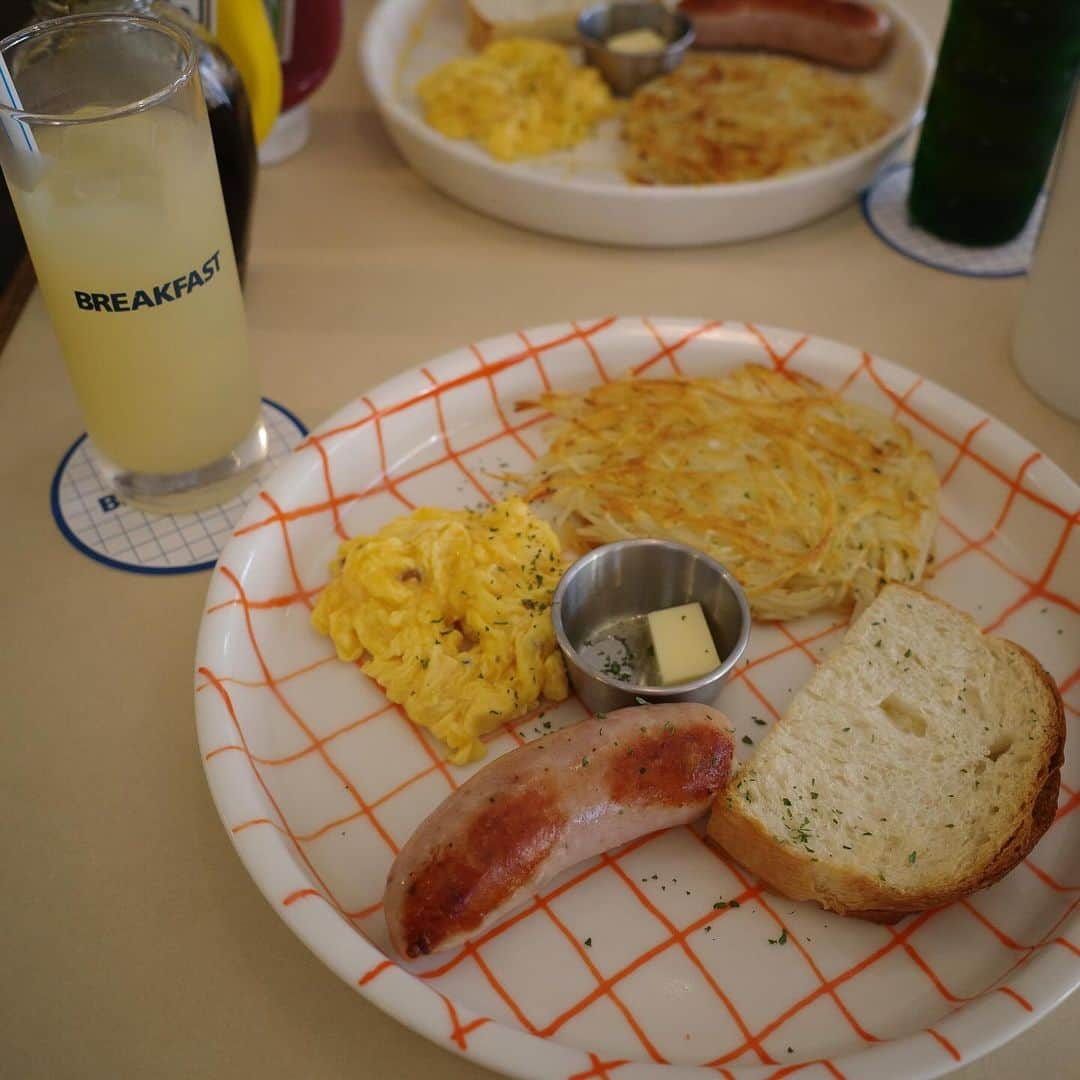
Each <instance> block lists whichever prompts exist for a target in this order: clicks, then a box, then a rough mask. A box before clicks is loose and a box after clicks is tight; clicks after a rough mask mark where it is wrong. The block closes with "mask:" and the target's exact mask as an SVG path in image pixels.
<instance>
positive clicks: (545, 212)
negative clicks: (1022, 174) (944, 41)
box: [360, 0, 931, 247]
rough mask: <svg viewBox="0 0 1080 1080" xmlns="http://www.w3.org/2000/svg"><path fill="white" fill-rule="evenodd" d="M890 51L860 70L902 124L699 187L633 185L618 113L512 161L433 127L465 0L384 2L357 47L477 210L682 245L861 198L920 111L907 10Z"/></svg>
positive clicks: (437, 178) (375, 82)
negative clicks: (582, 137) (434, 105)
mask: <svg viewBox="0 0 1080 1080" xmlns="http://www.w3.org/2000/svg"><path fill="white" fill-rule="evenodd" d="M882 6H884V7H887V8H888V10H889V11H890V13H891V14H892V16H893V18H894V20H895V24H896V38H895V41H894V43H893V46H892V48H891V50H890V53H889V55H888V57H887V58H886V59H885V61H884V62H883V63H882V64H881V65H880V66H879V67H878V68H876V69H875V70H873V71H870V72H867V73H865V74H864V75H862V76H860V79H861V81H863V82H864V83H865V85H866V87H867V89H868V91H869V92H870V93H871V94H872V96H873V97H874V99H875V100H876V101H877V102H878V103H879V104H881V105H882V106H884V107H885V108H886V109H888V111H889V112H891V113H892V115H893V116H895V117H896V124H895V125H894V127H893V128H892V129H891V131H889V132H887V133H886V134H885V135H883V136H882V137H881V138H880V139H877V140H876V141H875V142H873V143H871V144H870V145H869V146H866V147H863V149H861V150H859V151H857V152H856V153H854V154H849V155H847V156H846V157H843V158H839V159H837V160H836V161H831V162H829V163H827V164H825V165H820V166H817V167H815V168H812V169H804V170H802V171H800V172H795V173H791V174H789V175H786V176H780V177H776V178H774V179H771V180H762V181H746V182H741V183H734V184H703V185H699V186H657V187H647V186H642V185H638V184H631V183H630V182H629V181H628V180H627V179H626V178H625V177H624V176H623V174H622V172H621V170H620V168H619V161H620V158H621V148H620V144H619V126H620V124H619V120H618V119H612V120H609V121H606V122H605V123H604V124H602V125H601V126H600V128H599V129H598V133H597V134H596V136H595V137H593V138H591V139H589V140H587V141H586V142H584V143H582V144H581V145H580V146H577V147H575V148H574V149H573V150H570V151H566V152H561V153H556V154H550V155H546V156H545V157H542V158H533V159H528V160H524V161H517V162H513V163H505V162H499V161H496V160H495V159H494V158H492V157H491V156H490V155H489V154H488V153H487V151H486V150H484V149H482V148H481V147H480V146H478V145H476V144H474V143H472V142H465V141H461V140H454V139H449V138H447V137H446V136H445V135H441V134H440V133H439V132H437V131H435V130H434V129H433V128H431V127H429V126H428V125H427V124H426V123H425V122H424V119H423V112H422V110H421V107H420V103H419V101H418V99H417V97H416V94H415V86H416V83H417V82H418V81H419V80H420V79H421V78H422V77H423V76H424V75H426V74H428V73H429V72H431V71H432V70H434V69H435V68H436V67H438V66H439V64H441V63H443V62H444V61H446V60H449V59H452V58H453V57H455V56H462V55H466V54H468V52H469V48H468V45H467V43H466V41H465V20H464V16H463V9H462V7H461V4H460V2H459V0H381V2H380V3H379V4H378V6H377V7H376V8H375V10H374V12H373V13H372V15H371V17H370V19H369V21H368V24H367V29H366V31H365V34H364V38H363V40H362V42H361V45H360V64H361V67H362V68H363V71H364V76H365V78H366V80H367V84H368V87H369V89H370V90H371V93H372V94H373V95H374V98H375V104H376V106H377V107H378V109H379V113H380V114H381V116H382V118H383V123H385V124H386V127H387V130H388V131H389V132H390V135H391V137H392V138H393V140H394V142H395V143H396V144H397V146H398V149H400V151H401V153H402V154H403V155H404V156H405V159H406V160H407V161H408V162H409V164H410V165H411V166H412V167H413V168H414V169H415V170H416V172H417V173H419V174H420V175H421V176H423V177H424V178H425V179H426V180H428V181H429V182H430V183H431V184H433V185H434V186H435V187H437V188H439V189H440V190H441V191H445V192H446V193H447V194H449V195H452V196H453V197H454V198H456V199H459V200H460V201H461V202H463V203H465V204H466V205H468V206H471V207H473V208H474V209H476V210H479V211H480V212H481V213H484V214H489V215H490V216H492V217H496V218H501V219H502V220H504V221H509V222H511V223H512V224H515V225H521V226H523V227H525V228H527V229H536V230H538V231H540V232H548V233H555V234H556V235H558V236H567V237H570V238H572V239H575V240H591V241H596V242H598V243H606V244H626V245H636V246H644V247H684V246H694V245H700V244H714V243H721V242H726V241H734V240H745V239H749V238H751V237H756V236H766V235H768V234H769V233H776V232H782V231H784V230H785V229H790V228H793V227H795V226H796V225H802V224H805V223H806V222H808V221H812V220H814V219H815V218H818V217H821V216H822V215H823V214H828V213H830V212H831V211H833V210H836V209H838V208H840V207H841V206H844V205H845V204H846V203H849V202H851V201H852V200H854V199H855V198H856V197H857V195H858V194H859V192H860V191H862V190H863V189H864V188H865V187H866V186H867V185H868V184H869V183H870V182H871V180H873V178H874V176H875V174H876V173H877V171H878V169H879V168H880V167H881V165H882V164H883V163H884V162H885V161H887V160H888V159H889V157H890V156H891V155H892V154H893V153H894V152H895V151H896V149H897V148H898V147H899V145H900V143H901V142H902V141H903V140H904V138H905V136H906V135H907V134H908V133H909V132H910V131H911V130H912V128H913V127H914V126H915V124H917V123H918V122H919V120H920V118H921V116H922V109H923V103H924V102H925V100H926V95H927V92H928V89H929V85H930V72H931V64H930V54H929V50H928V48H927V45H926V42H925V40H924V39H923V37H922V34H921V32H920V31H919V30H918V29H917V28H916V26H915V24H914V23H913V22H912V21H911V18H910V16H908V15H906V14H905V13H904V12H903V11H902V10H901V9H899V8H897V7H894V6H892V5H891V4H887V3H885V4H883V5H882Z"/></svg>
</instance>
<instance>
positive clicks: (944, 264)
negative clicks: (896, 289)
mask: <svg viewBox="0 0 1080 1080" xmlns="http://www.w3.org/2000/svg"><path fill="white" fill-rule="evenodd" d="M910 190H911V164H910V162H908V163H906V164H898V165H893V166H891V167H890V168H888V169H885V170H884V171H883V172H882V173H881V174H880V175H879V176H878V178H877V179H876V180H875V181H874V183H873V184H872V185H871V186H870V187H869V188H867V189H866V191H864V192H863V193H862V210H863V216H864V217H865V218H866V221H867V224H868V225H869V226H870V228H871V229H873V230H874V232H876V233H877V234H878V236H879V237H881V239H882V240H884V241H885V243H886V244H888V245H889V247H891V248H893V250H895V251H899V252H900V254H901V255H906V256H907V257H908V258H909V259H914V260H915V261H916V262H921V263H923V264H924V265H926V266H933V267H934V268H935V269H937V270H947V271H949V272H950V273H953V274H966V275H967V276H968V277H1018V276H1019V275H1021V274H1026V273H1027V269H1028V266H1029V265H1030V263H1031V255H1032V252H1033V251H1034V250H1035V240H1036V237H1038V235H1039V223H1040V222H1041V221H1042V216H1043V211H1044V210H1045V209H1046V193H1045V192H1044V193H1043V194H1041V195H1040V196H1039V198H1038V201H1037V202H1036V203H1035V208H1034V209H1033V210H1032V211H1031V217H1030V218H1028V223H1027V225H1025V226H1024V231H1023V232H1022V233H1020V235H1019V236H1017V237H1016V239H1014V240H1010V241H1009V243H1007V244H1001V245H999V246H998V247H966V246H965V245H963V244H950V243H949V242H948V241H947V240H940V239H939V238H938V237H936V236H934V235H933V234H932V233H928V232H927V231H926V230H925V229H920V228H919V227H918V226H917V225H913V224H912V223H911V221H910V220H909V218H908V208H907V200H908V192H909V191H910Z"/></svg>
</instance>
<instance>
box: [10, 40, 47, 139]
mask: <svg viewBox="0 0 1080 1080" xmlns="http://www.w3.org/2000/svg"><path fill="white" fill-rule="evenodd" d="M0 105H6V106H7V107H8V108H9V109H14V110H16V111H18V112H21V111H22V102H21V101H20V100H19V94H18V92H17V91H16V89H15V80H14V79H13V78H12V77H11V72H10V71H8V66H7V61H6V60H5V59H4V54H3V53H2V52H0ZM0 126H2V127H3V129H4V134H5V135H6V136H7V137H8V139H9V140H10V141H11V144H12V145H13V146H14V147H15V148H16V149H23V150H25V152H27V153H30V154H38V153H40V151H39V150H38V144H37V140H36V139H35V138H34V133H33V132H32V131H31V130H30V125H29V124H27V123H24V122H23V121H22V120H20V119H18V118H17V117H15V116H12V115H11V114H10V113H7V112H5V111H4V110H2V109H0Z"/></svg>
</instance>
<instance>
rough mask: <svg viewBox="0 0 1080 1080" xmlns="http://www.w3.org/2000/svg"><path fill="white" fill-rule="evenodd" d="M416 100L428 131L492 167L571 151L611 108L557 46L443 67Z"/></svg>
mask: <svg viewBox="0 0 1080 1080" xmlns="http://www.w3.org/2000/svg"><path fill="white" fill-rule="evenodd" d="M416 92H417V94H418V95H419V96H420V100H421V102H422V103H423V105H424V110H425V119H426V120H427V122H428V123H429V124H430V125H431V126H432V127H433V128H435V130H436V131H441V132H442V133H443V134H444V135H448V136H449V137H450V138H451V139H475V140H476V141H477V142H479V143H480V144H481V145H482V146H484V147H485V148H486V149H487V151H488V152H489V153H490V154H491V156H492V157H494V158H498V159H499V160H500V161H516V160H518V159H519V158H524V157H535V156H537V155H539V154H546V153H548V151H550V150H563V149H568V148H569V147H572V146H577V144H578V143H580V142H581V141H582V140H583V139H585V138H586V137H587V136H588V135H589V134H590V133H591V132H592V129H593V126H594V125H595V124H596V122H597V121H598V120H602V119H604V118H605V117H608V116H611V115H612V114H613V113H614V112H615V108H616V106H615V100H614V98H613V97H612V96H611V91H610V90H609V89H608V87H607V84H606V83H605V82H604V80H603V79H602V78H601V76H600V74H599V72H597V71H596V70H595V69H594V68H591V67H575V66H574V64H573V63H572V62H571V60H570V56H569V54H568V53H567V51H566V49H564V48H563V47H562V46H560V45H556V44H553V43H552V42H548V41H534V40H531V39H529V38H510V39H507V40H505V41H496V42H493V43H492V44H491V45H489V46H488V47H487V48H486V49H484V51H483V52H482V53H481V54H480V55H479V56H470V57H461V58H459V59H456V60H450V61H448V62H447V63H445V64H443V65H442V67H440V68H438V69H437V70H436V71H434V72H432V73H431V74H430V75H428V76H427V78H425V79H423V80H422V81H421V83H420V84H419V86H418V87H417V88H416Z"/></svg>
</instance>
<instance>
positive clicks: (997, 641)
mask: <svg viewBox="0 0 1080 1080" xmlns="http://www.w3.org/2000/svg"><path fill="white" fill-rule="evenodd" d="M1064 744H1065V714H1064V708H1063V706H1062V702H1061V697H1060V695H1059V694H1058V691H1057V687H1056V686H1055V685H1054V682H1053V680H1052V679H1051V678H1050V676H1049V675H1048V674H1047V673H1046V672H1045V671H1044V670H1043V669H1042V667H1041V666H1040V665H1039V663H1038V661H1037V660H1035V658H1034V657H1033V656H1031V654H1030V653H1028V652H1027V651H1026V650H1024V649H1022V648H1021V647H1020V646H1019V645H1015V644H1013V643H1012V642H1010V641H1006V640H1004V639H1002V638H994V637H988V636H986V635H984V634H983V633H982V632H981V631H980V629H979V628H978V626H977V625H976V624H975V622H974V620H972V619H971V618H970V617H969V616H967V615H965V614H964V613H963V612H960V611H958V610H957V609H956V608H954V607H952V606H951V605H949V604H947V603H945V602H944V601H942V600H938V599H936V598H934V597H932V596H929V595H928V594H926V593H923V592H921V591H919V590H917V589H912V588H908V587H907V586H903V585H889V586H887V587H886V588H884V589H883V590H882V591H881V593H880V594H879V596H878V597H877V599H876V600H875V601H874V602H873V603H872V604H871V605H870V606H869V607H868V608H867V609H866V610H865V611H864V612H863V613H862V615H860V616H859V618H858V619H857V620H856V621H855V622H854V623H853V624H852V626H851V627H850V628H849V630H848V632H847V634H846V635H845V637H844V640H843V641H842V642H841V644H840V645H839V647H838V648H837V649H836V650H835V652H833V653H832V654H831V655H830V656H829V657H827V659H826V660H825V662H824V663H823V664H821V665H820V666H819V667H818V669H817V671H816V672H815V673H814V675H813V676H812V677H811V678H810V680H809V682H807V684H806V685H805V686H803V687H802V688H801V689H800V690H799V691H798V692H797V693H796V695H795V697H794V698H793V699H792V701H791V704H790V706H789V708H788V710H787V713H786V715H785V716H784V718H783V719H782V720H781V721H780V722H779V723H778V724H777V725H776V726H775V727H774V728H773V730H772V731H771V732H770V733H769V735H768V736H767V737H766V738H765V740H764V741H763V742H762V743H761V745H760V747H759V748H758V750H757V752H756V753H755V754H754V756H753V758H751V759H750V760H749V761H748V762H747V763H746V764H744V765H743V767H742V768H741V769H740V771H739V772H738V773H737V774H736V775H735V776H734V777H733V778H732V781H731V783H730V785H729V786H728V788H727V790H726V791H725V792H724V793H723V794H721V795H720V796H719V798H718V799H717V801H716V804H715V806H714V808H713V812H712V816H711V818H710V820H709V826H708V832H709V836H710V838H711V839H712V840H713V841H715V842H716V844H718V845H719V846H720V847H721V848H722V849H723V850H724V851H725V852H726V853H727V854H728V855H730V856H731V857H732V858H734V859H736V860H737V861H738V862H740V863H742V864H743V866H745V867H747V869H749V870H751V871H753V872H754V873H755V874H756V875H757V876H758V877H760V878H761V879H762V880H763V881H764V882H765V883H766V884H767V885H769V886H771V887H772V888H773V889H775V890H777V891H778V892H780V893H783V894H784V895H785V896H789V897H791V898H792V899H794V900H816V901H817V902H818V903H820V904H821V905H822V907H824V908H827V909H828V910H830V911H837V912H840V913H841V914H849V915H859V916H862V917H863V918H868V919H875V920H878V921H884V922H891V921H893V920H895V919H898V918H900V917H901V916H902V915H905V914H908V913H910V912H915V911H922V910H925V909H927V908H931V907H937V906H939V905H941V904H946V903H949V902H951V901H953V900H956V899H958V898H959V897H962V896H965V895H967V894H968V893H971V892H974V891H975V890H976V889H981V888H983V887H984V886H986V885H990V884H992V883H993V882H995V881H997V880H998V879H999V878H1001V877H1003V876H1004V875H1005V874H1007V873H1008V872H1009V871H1010V870H1011V869H1012V868H1013V867H1014V866H1015V865H1016V864H1017V863H1018V862H1019V861H1020V860H1021V859H1023V858H1024V857H1025V856H1026V855H1027V854H1028V852H1029V851H1031V849H1032V848H1033V847H1034V846H1035V843H1036V842H1037V841H1038V839H1039V837H1040V836H1042V834H1043V833H1044V832H1046V830H1047V829H1048V828H1049V826H1050V824H1051V822H1052V821H1053V819H1054V813H1055V811H1056V808H1057V795H1058V784H1059V779H1060V769H1061V763H1062V761H1063V758H1064Z"/></svg>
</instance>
